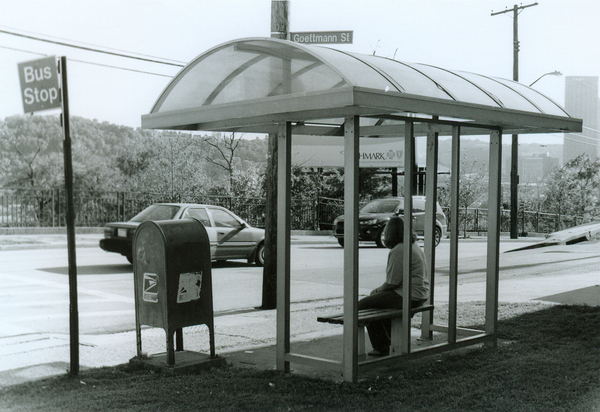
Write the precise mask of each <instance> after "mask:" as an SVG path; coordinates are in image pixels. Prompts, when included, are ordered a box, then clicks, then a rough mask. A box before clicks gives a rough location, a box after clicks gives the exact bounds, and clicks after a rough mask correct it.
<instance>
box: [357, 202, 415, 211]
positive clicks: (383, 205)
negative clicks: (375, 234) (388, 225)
mask: <svg viewBox="0 0 600 412" xmlns="http://www.w3.org/2000/svg"><path fill="white" fill-rule="evenodd" d="M399 204H404V201H403V199H380V200H374V201H372V202H370V203H367V204H366V205H365V206H363V207H362V209H360V213H394V211H395V210H396V208H397V207H398V205H399Z"/></svg>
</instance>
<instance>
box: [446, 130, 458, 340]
mask: <svg viewBox="0 0 600 412" xmlns="http://www.w3.org/2000/svg"><path fill="white" fill-rule="evenodd" d="M451 167H452V169H451V180H450V272H449V287H448V295H449V296H448V342H449V343H456V312H457V309H458V305H457V297H458V296H457V295H458V232H459V230H460V229H459V227H458V220H459V208H460V205H459V196H458V194H459V180H460V126H453V127H452V166H451Z"/></svg>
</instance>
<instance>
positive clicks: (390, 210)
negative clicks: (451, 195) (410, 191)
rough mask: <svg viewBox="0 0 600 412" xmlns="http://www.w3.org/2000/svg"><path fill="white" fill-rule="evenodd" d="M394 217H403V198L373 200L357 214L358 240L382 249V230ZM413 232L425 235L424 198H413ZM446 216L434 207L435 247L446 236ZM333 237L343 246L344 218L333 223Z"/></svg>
mask: <svg viewBox="0 0 600 412" xmlns="http://www.w3.org/2000/svg"><path fill="white" fill-rule="evenodd" d="M394 215H399V216H403V215H404V198H403V197H389V198H386V199H378V200H373V201H372V202H369V203H367V204H366V205H365V206H363V207H362V208H361V209H360V211H359V213H358V225H359V231H358V240H363V241H375V243H377V246H378V247H384V244H383V239H382V238H383V229H384V228H385V225H386V224H387V222H388V220H390V218H391V217H392V216H394ZM412 215H413V230H414V231H415V232H417V235H418V236H423V235H424V233H425V196H413V213H412ZM446 227H447V221H446V215H445V214H444V211H443V210H442V207H441V206H440V204H439V203H438V204H437V207H436V220H435V245H436V246H437V245H438V244H439V243H440V241H441V240H442V238H443V237H444V236H445V235H446ZM333 235H334V236H335V237H336V238H337V240H338V242H339V243H340V245H342V246H344V216H343V215H342V216H338V217H336V218H335V220H334V221H333Z"/></svg>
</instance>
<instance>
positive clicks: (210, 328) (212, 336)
mask: <svg viewBox="0 0 600 412" xmlns="http://www.w3.org/2000/svg"><path fill="white" fill-rule="evenodd" d="M208 339H209V345H210V357H211V358H214V357H216V356H217V354H216V352H215V325H214V324H213V323H211V324H210V325H208Z"/></svg>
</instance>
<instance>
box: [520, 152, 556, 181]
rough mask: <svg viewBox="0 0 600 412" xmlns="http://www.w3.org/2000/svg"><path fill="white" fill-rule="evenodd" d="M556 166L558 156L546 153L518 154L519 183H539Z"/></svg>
mask: <svg viewBox="0 0 600 412" xmlns="http://www.w3.org/2000/svg"><path fill="white" fill-rule="evenodd" d="M556 168H558V158H556V157H550V156H548V155H534V156H520V157H519V183H521V184H531V183H540V182H542V181H543V180H544V178H546V177H548V176H549V175H550V173H552V171H553V170H554V169H556Z"/></svg>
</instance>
